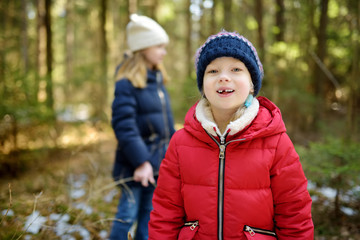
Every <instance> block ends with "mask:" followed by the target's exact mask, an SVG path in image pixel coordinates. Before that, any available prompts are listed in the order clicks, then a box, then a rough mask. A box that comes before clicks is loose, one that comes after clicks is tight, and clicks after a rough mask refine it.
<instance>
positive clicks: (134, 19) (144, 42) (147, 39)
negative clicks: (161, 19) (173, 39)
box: [126, 14, 169, 52]
mask: <svg viewBox="0 0 360 240" xmlns="http://www.w3.org/2000/svg"><path fill="white" fill-rule="evenodd" d="M126 34H127V44H128V46H129V48H130V50H131V51H132V52H135V51H137V50H142V49H145V48H148V47H152V46H156V45H159V44H167V43H168V42H169V37H168V35H167V34H166V32H165V30H164V29H163V28H162V27H161V26H160V25H159V24H158V23H157V22H155V21H154V20H152V19H151V18H148V17H146V16H140V15H137V14H131V15H130V22H129V23H128V25H127V26H126Z"/></svg>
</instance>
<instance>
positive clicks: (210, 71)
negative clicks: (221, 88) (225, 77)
mask: <svg viewBox="0 0 360 240" xmlns="http://www.w3.org/2000/svg"><path fill="white" fill-rule="evenodd" d="M208 73H217V70H215V69H211V70H209V71H208Z"/></svg>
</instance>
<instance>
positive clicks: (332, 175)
mask: <svg viewBox="0 0 360 240" xmlns="http://www.w3.org/2000/svg"><path fill="white" fill-rule="evenodd" d="M300 152H301V159H302V161H303V163H304V168H305V172H306V173H307V175H308V176H309V177H310V179H311V181H313V182H314V183H316V184H317V185H318V186H326V187H332V188H334V189H338V188H341V189H342V190H343V191H346V190H347V189H351V188H353V187H355V186H357V185H359V184H360V177H359V175H360V165H359V162H358V161H359V159H360V143H359V142H355V141H348V140H343V139H341V138H335V137H328V138H326V140H325V141H324V142H310V143H309V148H308V149H302V150H300Z"/></svg>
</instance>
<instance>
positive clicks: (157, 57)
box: [143, 44, 166, 68]
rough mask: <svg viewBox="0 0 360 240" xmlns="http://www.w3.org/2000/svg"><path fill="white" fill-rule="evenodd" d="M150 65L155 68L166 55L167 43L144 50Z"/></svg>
mask: <svg viewBox="0 0 360 240" xmlns="http://www.w3.org/2000/svg"><path fill="white" fill-rule="evenodd" d="M143 54H144V56H145V59H146V60H147V62H148V67H149V68H153V67H155V66H157V65H158V64H160V63H161V62H162V61H163V59H164V57H165V55H166V44H161V45H157V46H152V47H149V48H146V49H144V50H143Z"/></svg>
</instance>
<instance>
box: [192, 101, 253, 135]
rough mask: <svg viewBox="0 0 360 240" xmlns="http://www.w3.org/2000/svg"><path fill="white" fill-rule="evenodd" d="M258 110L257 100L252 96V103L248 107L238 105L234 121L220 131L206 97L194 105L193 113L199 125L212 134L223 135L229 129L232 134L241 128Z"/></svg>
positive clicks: (247, 123)
mask: <svg viewBox="0 0 360 240" xmlns="http://www.w3.org/2000/svg"><path fill="white" fill-rule="evenodd" d="M258 112H259V101H258V100H257V99H256V98H254V99H253V102H252V104H251V105H250V106H249V107H248V108H245V107H240V108H239V109H238V110H237V111H236V113H235V115H234V119H235V120H234V121H231V122H230V123H229V124H228V126H227V127H226V130H225V132H223V133H220V130H219V128H218V126H217V124H216V123H215V121H214V117H213V115H212V112H211V108H210V103H209V101H208V100H207V99H206V98H202V99H201V100H200V101H199V103H198V104H197V106H196V109H195V115H196V118H197V119H198V121H199V122H200V123H201V126H202V127H203V128H204V129H205V130H206V131H207V132H208V133H210V134H211V135H213V136H223V135H225V133H226V132H228V131H229V135H234V134H236V133H238V132H240V131H241V130H243V129H244V128H245V127H246V126H247V125H249V124H250V123H251V122H252V121H253V120H254V119H255V117H256V116H257V114H258Z"/></svg>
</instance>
